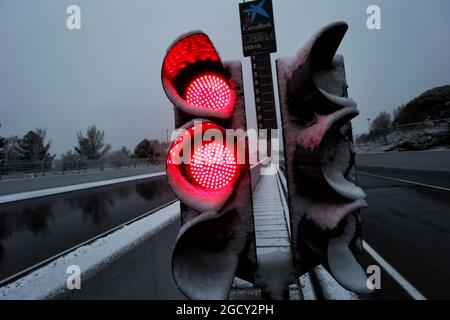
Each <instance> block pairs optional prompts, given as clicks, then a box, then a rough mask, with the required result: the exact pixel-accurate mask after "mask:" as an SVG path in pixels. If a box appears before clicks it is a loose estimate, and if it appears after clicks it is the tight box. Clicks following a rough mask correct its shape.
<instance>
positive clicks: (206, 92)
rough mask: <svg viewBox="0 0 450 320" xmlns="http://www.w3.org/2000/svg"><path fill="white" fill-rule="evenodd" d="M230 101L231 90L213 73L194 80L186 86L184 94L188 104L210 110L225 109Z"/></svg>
mask: <svg viewBox="0 0 450 320" xmlns="http://www.w3.org/2000/svg"><path fill="white" fill-rule="evenodd" d="M231 99H232V97H231V88H230V86H229V84H228V82H227V81H226V80H225V79H224V78H223V77H221V76H219V75H217V74H213V73H208V74H203V75H200V76H198V77H197V78H195V79H194V80H193V81H192V82H191V83H190V84H189V85H188V87H187V89H186V94H185V100H186V101H187V102H188V103H189V104H191V105H194V106H198V107H201V108H207V109H212V110H221V109H224V108H226V107H227V106H228V105H229V104H230V101H231Z"/></svg>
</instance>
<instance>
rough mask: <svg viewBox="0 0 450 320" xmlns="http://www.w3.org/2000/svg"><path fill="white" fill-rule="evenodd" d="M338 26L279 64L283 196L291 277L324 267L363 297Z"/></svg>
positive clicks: (357, 198)
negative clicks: (289, 239) (286, 191)
mask: <svg viewBox="0 0 450 320" xmlns="http://www.w3.org/2000/svg"><path fill="white" fill-rule="evenodd" d="M347 29H348V25H347V24H346V23H344V22H338V23H334V24H331V25H329V26H327V27H325V28H323V29H322V30H321V31H319V32H318V33H317V34H316V35H315V36H313V38H312V39H311V40H310V41H309V42H308V43H307V44H306V45H305V46H304V48H303V49H301V50H300V51H299V52H298V54H297V55H296V56H294V57H292V58H285V59H278V60H277V73H278V81H279V83H278V84H279V96H280V107H281V115H282V125H283V138H284V147H285V148H284V150H285V159H286V169H287V182H288V189H289V195H288V200H289V212H290V224H291V230H292V251H293V256H294V257H293V259H294V266H295V270H296V273H297V275H301V274H303V273H305V272H307V271H310V270H311V268H313V267H315V266H317V265H319V264H323V265H324V266H325V267H326V268H327V269H328V270H329V271H330V273H331V274H332V275H333V276H334V278H335V279H336V280H337V281H338V282H339V283H340V284H341V285H343V286H344V287H345V288H347V289H349V290H351V291H354V292H359V293H368V292H370V290H369V289H368V288H367V285H366V275H365V273H364V270H363V269H362V268H361V266H360V265H359V264H358V263H357V261H356V259H355V255H356V254H357V253H359V252H361V251H362V241H361V228H360V219H359V211H358V209H360V208H363V207H365V206H366V202H365V194H364V192H363V190H362V189H361V188H359V187H358V186H356V185H355V184H354V182H353V180H354V177H355V170H354V169H355V166H354V153H353V149H352V137H351V125H350V120H351V119H352V118H354V117H356V116H357V115H358V110H357V108H356V103H355V102H354V101H353V100H352V99H349V98H348V97H347V81H346V75H345V67H344V60H343V57H342V56H340V55H336V51H337V49H338V47H339V45H340V43H341V41H342V40H343V38H344V35H345V33H346V32H347Z"/></svg>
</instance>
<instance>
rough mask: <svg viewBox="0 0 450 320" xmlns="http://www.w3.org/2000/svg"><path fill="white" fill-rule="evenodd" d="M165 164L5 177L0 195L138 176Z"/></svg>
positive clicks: (158, 168) (0, 188)
mask: <svg viewBox="0 0 450 320" xmlns="http://www.w3.org/2000/svg"><path fill="white" fill-rule="evenodd" d="M164 169H165V168H164V166H148V167H147V166H146V167H138V168H133V167H131V168H122V169H113V170H111V169H105V171H88V172H83V171H80V173H66V174H64V175H47V176H43V177H42V176H40V177H36V178H17V179H8V177H7V176H6V177H3V178H2V180H0V195H5V194H14V193H18V192H27V191H33V190H42V189H47V188H56V187H62V186H68V185H76V184H80V183H88V182H93V181H102V180H108V179H117V178H123V177H130V176H137V175H141V174H147V173H153V172H159V171H164Z"/></svg>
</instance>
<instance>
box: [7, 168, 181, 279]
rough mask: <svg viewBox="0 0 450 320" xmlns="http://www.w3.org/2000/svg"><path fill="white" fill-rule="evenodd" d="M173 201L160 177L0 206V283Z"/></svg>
mask: <svg viewBox="0 0 450 320" xmlns="http://www.w3.org/2000/svg"><path fill="white" fill-rule="evenodd" d="M172 200H174V195H173V194H172V192H171V190H170V188H169V185H168V184H167V178H166V176H165V175H162V176H156V177H152V178H145V179H138V180H134V181H129V182H125V183H116V184H111V185H107V186H102V187H95V188H91V189H85V190H78V191H72V192H66V193H61V194H55V195H51V196H46V197H39V198H33V199H27V200H21V201H15V202H10V203H3V204H0V282H2V280H5V279H6V278H9V277H10V276H12V275H15V274H16V273H18V272H21V271H23V270H25V269H27V268H30V267H32V266H34V265H35V264H37V263H40V262H42V261H44V260H46V259H49V258H51V257H53V256H54V255H57V254H60V253H61V252H64V251H65V250H67V249H69V248H72V247H74V246H77V245H79V244H81V243H83V242H85V241H88V240H90V239H92V238H93V237H96V236H98V235H100V234H102V233H104V232H107V231H109V230H111V229H113V228H115V227H117V226H120V225H122V224H124V223H127V222H129V221H130V220H132V219H135V218H137V217H139V216H141V215H143V214H146V213H148V212H151V211H152V210H153V209H156V208H158V207H160V206H162V205H165V204H167V203H168V202H170V201H172Z"/></svg>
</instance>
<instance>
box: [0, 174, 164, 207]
mask: <svg viewBox="0 0 450 320" xmlns="http://www.w3.org/2000/svg"><path fill="white" fill-rule="evenodd" d="M165 174H166V172H165V171H161V172H155V173H150V174H143V175H139V176H131V177H125V178H117V179H109V180H102V181H95V182H88V183H81V184H75V185H69V186H64V187H55V188H49V189H41V190H35V191H27V192H20V193H13V194H6V195H3V196H0V204H3V203H8V202H14V201H20V200H27V199H33V198H38V197H46V196H51V195H55V194H60V193H65V192H71V191H78V190H84V189H90V188H95V187H103V186H108V185H111V184H116V183H123V182H129V181H134V180H141V179H147V178H153V177H159V176H163V175H165Z"/></svg>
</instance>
